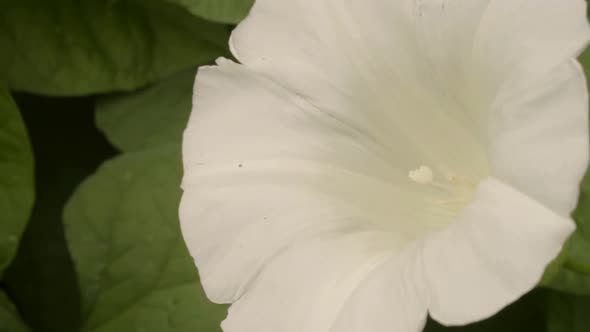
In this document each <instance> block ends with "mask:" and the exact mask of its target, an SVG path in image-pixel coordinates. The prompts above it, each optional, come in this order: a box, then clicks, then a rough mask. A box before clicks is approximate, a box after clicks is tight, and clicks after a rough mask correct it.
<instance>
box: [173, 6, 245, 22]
mask: <svg viewBox="0 0 590 332" xmlns="http://www.w3.org/2000/svg"><path fill="white" fill-rule="evenodd" d="M168 1H171V2H175V3H177V4H179V5H181V6H184V7H186V8H187V9H188V10H190V12H191V13H193V14H195V15H198V16H200V17H203V18H206V19H208V20H211V21H216V22H223V23H238V22H240V21H241V20H242V19H243V18H244V17H246V15H248V12H249V11H250V8H251V7H252V5H253V4H254V0H168Z"/></svg>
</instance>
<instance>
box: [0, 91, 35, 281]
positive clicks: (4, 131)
mask: <svg viewBox="0 0 590 332" xmlns="http://www.w3.org/2000/svg"><path fill="white" fill-rule="evenodd" d="M34 190H35V189H34V181H33V153H32V151H31V146H30V143H29V138H28V136H27V132H26V129H25V126H24V124H23V121H22V118H21V116H20V113H19V112H18V110H17V107H16V104H15V103H14V101H13V100H12V98H11V97H10V94H9V93H8V91H6V90H4V89H2V88H0V211H2V216H1V217H0V275H2V273H3V271H4V269H5V268H6V267H7V266H8V264H9V263H10V261H11V260H12V258H13V256H14V254H15V253H16V250H17V248H18V241H19V239H20V237H21V235H22V232H23V231H24V228H25V226H26V223H27V220H28V218H29V214H30V212H31V207H32V205H33V196H34Z"/></svg>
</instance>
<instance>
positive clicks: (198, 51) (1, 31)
mask: <svg viewBox="0 0 590 332" xmlns="http://www.w3.org/2000/svg"><path fill="white" fill-rule="evenodd" d="M0 22H1V23H2V28H0V45H2V52H0V68H2V69H3V70H2V71H1V72H0V80H1V81H4V82H5V83H6V84H7V85H8V86H9V87H10V88H12V89H16V90H22V91H28V92H33V93H37V94H45V95H85V94H93V93H102V92H110V91H115V90H132V89H135V88H138V87H141V86H143V85H145V84H146V83H149V82H153V81H155V80H157V79H159V78H161V77H165V76H168V75H170V74H172V73H175V72H178V71H180V70H183V69H186V68H189V67H194V66H195V65H197V64H204V63H208V62H210V61H212V60H213V59H215V58H216V57H218V56H221V55H224V54H226V53H227V48H226V44H227V39H228V34H229V32H228V28H227V27H226V26H224V25H221V24H215V23H210V22H207V21H204V20H202V19H199V18H197V17H195V16H194V15H191V14H190V13H189V12H188V11H186V10H184V9H183V8H181V7H180V6H177V5H174V4H171V3H169V2H167V1H164V0H84V1H78V0H53V1H46V0H19V1H0Z"/></svg>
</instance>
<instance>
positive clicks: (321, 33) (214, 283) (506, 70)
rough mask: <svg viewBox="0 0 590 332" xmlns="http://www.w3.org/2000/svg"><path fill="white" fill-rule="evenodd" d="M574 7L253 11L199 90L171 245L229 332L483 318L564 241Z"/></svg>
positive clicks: (581, 165)
mask: <svg viewBox="0 0 590 332" xmlns="http://www.w3.org/2000/svg"><path fill="white" fill-rule="evenodd" d="M585 13H586V5H585V2H584V1H583V0H493V1H492V0H421V1H420V0H259V1H258V2H257V3H256V4H255V6H254V9H253V10H252V12H251V14H250V16H249V17H248V18H247V19H246V20H245V21H244V22H243V23H242V24H240V26H239V27H238V28H237V29H236V31H235V32H234V34H233V37H232V41H231V46H232V50H233V53H234V55H235V56H236V58H237V59H238V60H239V61H240V62H241V63H242V64H236V63H233V62H231V61H229V60H220V61H219V63H218V66H214V67H205V68H202V69H201V70H200V72H199V74H198V76H197V82H196V87H195V96H194V110H193V113H192V117H191V120H190V123H189V125H188V129H187V130H186V133H185V139H184V166H185V178H184V183H183V187H184V190H185V192H184V196H183V201H182V204H181V211H180V214H181V221H182V228H183V234H184V236H185V239H186V242H187V244H188V247H189V249H190V251H191V253H192V255H193V257H194V259H195V261H196V264H197V266H198V268H199V270H200V274H201V278H202V283H203V285H204V287H205V290H206V292H207V294H208V296H209V297H210V298H211V299H212V300H213V301H215V302H220V303H233V305H232V306H231V308H230V311H229V314H228V317H227V319H226V320H225V321H224V323H223V328H224V330H225V331H226V332H365V331H366V332H375V331H377V332H379V331H388V332H414V331H420V330H421V329H422V327H423V326H424V322H425V318H426V316H427V313H430V315H432V317H433V318H434V319H436V320H438V321H439V322H441V323H443V324H447V325H458V324H466V323H470V322H473V321H477V320H480V319H483V318H486V317H489V316H491V315H493V314H494V313H496V312H497V311H498V310H500V309H501V308H502V307H504V306H505V305H507V304H509V303H510V302H512V301H514V300H516V299H517V298H518V297H520V296H521V295H523V294H524V293H526V292H527V291H529V290H530V289H532V288H533V287H535V285H536V283H537V282H538V281H539V279H540V278H541V276H542V274H543V271H544V269H545V267H546V265H547V264H548V263H549V262H550V261H551V260H552V259H553V258H555V256H556V255H557V254H558V252H559V251H560V249H561V247H562V245H563V243H564V241H565V239H566V238H567V237H568V236H569V235H570V234H571V232H572V231H573V229H574V223H573V222H572V221H571V219H570V218H569V213H570V211H571V210H572V209H573V207H574V206H575V204H576V199H577V195H578V184H579V181H580V180H581V177H582V173H583V171H584V169H585V167H586V166H587V161H588V150H589V147H588V117H587V103H588V96H587V91H586V82H585V78H584V74H583V72H582V70H581V67H580V65H579V64H578V62H577V61H576V60H575V58H576V56H577V55H578V54H579V52H580V51H581V50H582V49H583V48H584V46H585V44H586V42H587V41H588V39H589V38H590V30H589V28H588V24H587V21H586V18H585Z"/></svg>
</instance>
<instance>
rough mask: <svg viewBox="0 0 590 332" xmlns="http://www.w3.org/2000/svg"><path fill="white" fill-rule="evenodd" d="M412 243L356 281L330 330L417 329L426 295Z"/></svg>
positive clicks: (411, 331)
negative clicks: (352, 290) (356, 284)
mask: <svg viewBox="0 0 590 332" xmlns="http://www.w3.org/2000/svg"><path fill="white" fill-rule="evenodd" d="M416 257H418V256H417V254H416V250H415V248H414V247H412V248H408V249H407V250H405V251H404V253H402V254H400V255H399V256H396V257H395V258H394V259H390V260H389V261H386V262H384V263H382V264H381V265H380V266H379V267H377V268H375V270H374V271H372V272H371V273H370V275H368V276H367V277H366V278H365V280H364V281H363V282H362V283H360V284H359V286H358V287H357V289H356V290H355V291H354V292H353V293H352V294H350V296H349V298H348V300H347V301H346V304H345V305H344V306H343V307H342V309H341V311H340V313H339V315H338V319H337V320H336V321H335V323H334V325H333V326H332V329H331V330H330V331H332V332H358V331H371V332H392V331H404V332H420V331H422V330H423V328H424V325H425V323H426V316H427V302H426V301H425V299H426V298H427V297H426V296H427V294H426V290H425V289H424V287H423V286H424V283H423V282H422V274H421V273H422V270H421V265H420V260H419V259H416Z"/></svg>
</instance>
